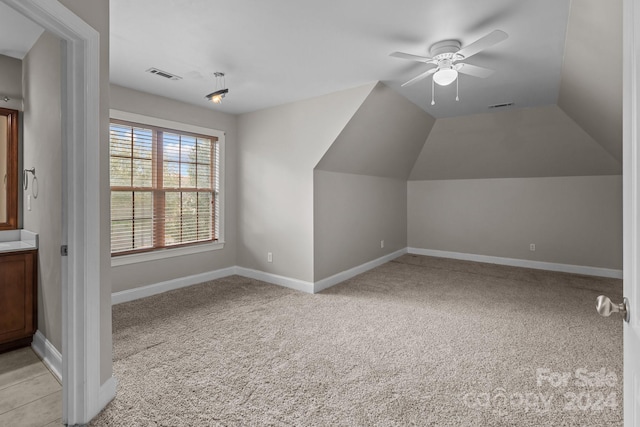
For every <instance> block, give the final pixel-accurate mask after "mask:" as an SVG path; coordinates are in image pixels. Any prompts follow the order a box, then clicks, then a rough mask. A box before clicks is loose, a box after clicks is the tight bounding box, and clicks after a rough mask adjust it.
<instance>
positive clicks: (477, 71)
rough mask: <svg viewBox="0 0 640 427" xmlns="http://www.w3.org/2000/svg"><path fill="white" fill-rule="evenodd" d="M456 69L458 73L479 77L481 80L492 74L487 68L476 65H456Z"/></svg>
mask: <svg viewBox="0 0 640 427" xmlns="http://www.w3.org/2000/svg"><path fill="white" fill-rule="evenodd" d="M456 69H457V70H458V72H459V73H462V74H468V75H470V76H473V77H480V78H481V79H486V78H487V77H489V76H490V75H491V74H493V73H494V71H493V70H490V69H488V68H484V67H478V66H477V65H471V64H465V63H460V64H456Z"/></svg>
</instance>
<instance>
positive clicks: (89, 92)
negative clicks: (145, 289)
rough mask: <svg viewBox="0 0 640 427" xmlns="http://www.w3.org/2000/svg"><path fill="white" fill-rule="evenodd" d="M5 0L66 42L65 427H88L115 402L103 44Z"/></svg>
mask: <svg viewBox="0 0 640 427" xmlns="http://www.w3.org/2000/svg"><path fill="white" fill-rule="evenodd" d="M0 1H3V2H4V3H6V4H7V5H8V6H10V7H12V8H13V9H15V10H16V11H18V12H20V13H21V14H22V15H24V16H26V17H27V18H29V19H31V20H32V21H34V22H36V23H37V24H39V25H40V26H42V27H43V28H45V30H47V31H49V32H51V33H52V34H55V35H56V36H58V37H59V38H60V39H62V41H63V43H62V76H63V77H62V82H61V84H62V105H61V107H62V147H63V148H62V150H63V153H62V165H61V167H62V170H63V171H64V173H63V175H62V181H63V182H62V192H63V195H62V196H63V207H62V209H63V215H62V218H63V220H62V222H63V223H62V239H63V242H61V243H62V244H64V245H68V248H69V255H68V257H62V355H63V360H62V383H63V422H64V423H65V424H69V425H75V424H86V423H88V422H89V421H90V420H91V418H93V417H94V416H95V415H97V414H98V412H99V411H100V410H101V409H102V407H101V404H106V402H108V401H109V400H110V399H108V397H112V396H105V395H104V391H103V393H102V396H101V394H100V388H101V387H100V363H101V360H100V357H101V355H100V341H101V340H100V285H101V281H100V210H99V196H100V187H99V178H100V177H99V171H100V153H99V148H100V113H99V103H100V86H99V85H100V74H99V73H100V45H99V42H100V38H99V34H98V32H97V31H96V30H95V29H93V28H92V27H91V26H89V25H88V24H87V23H86V22H84V21H83V20H82V19H80V18H79V17H78V16H76V15H75V14H73V13H72V12H71V11H70V10H69V9H67V8H66V7H64V6H63V5H62V4H61V3H59V2H58V1H51V0H0ZM106 389H107V390H113V392H114V393H115V387H107V388H106ZM107 399H108V400H107ZM105 401H106V402H105Z"/></svg>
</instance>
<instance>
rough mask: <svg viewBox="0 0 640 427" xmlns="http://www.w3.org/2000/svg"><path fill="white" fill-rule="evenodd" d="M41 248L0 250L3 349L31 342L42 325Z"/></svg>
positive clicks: (0, 326) (0, 316)
mask: <svg viewBox="0 0 640 427" xmlns="http://www.w3.org/2000/svg"><path fill="white" fill-rule="evenodd" d="M37 257H38V251H36V250H33V251H20V252H6V253H0V352H3V351H7V350H11V349H14V348H18V347H24V346H27V345H29V344H31V340H32V339H33V334H34V333H35V332H36V328H37V326H38V321H37V318H38V308H37V302H38V298H37V283H38V275H37V270H36V269H37V265H38V263H37Z"/></svg>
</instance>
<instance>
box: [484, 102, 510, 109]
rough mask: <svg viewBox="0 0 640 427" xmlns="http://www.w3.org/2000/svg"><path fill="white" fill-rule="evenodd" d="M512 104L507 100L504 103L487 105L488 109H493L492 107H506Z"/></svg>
mask: <svg viewBox="0 0 640 427" xmlns="http://www.w3.org/2000/svg"><path fill="white" fill-rule="evenodd" d="M512 105H513V102H507V103H504V104H493V105H489V107H488V108H489V109H490V110H493V109H494V108H506V107H511V106H512Z"/></svg>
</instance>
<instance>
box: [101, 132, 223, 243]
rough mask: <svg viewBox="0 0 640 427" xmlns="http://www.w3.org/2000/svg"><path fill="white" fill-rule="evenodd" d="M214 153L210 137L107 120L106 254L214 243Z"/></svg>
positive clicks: (216, 156) (216, 187)
mask: <svg viewBox="0 0 640 427" xmlns="http://www.w3.org/2000/svg"><path fill="white" fill-rule="evenodd" d="M219 152H220V150H219V146H218V139H217V138H216V137H212V136H207V135H198V134H193V133H187V132H182V131H176V130H171V129H164V128H159V127H154V126H147V125H140V124H136V123H130V122H125V121H115V120H112V122H111V126H110V160H111V164H110V171H111V253H112V254H113V255H119V254H130V253H135V252H144V251H150V250H154V249H160V248H167V247H175V246H182V245H187V244H193V243H200V242H212V241H216V240H217V239H218V237H217V236H218V234H219V221H218V218H219V206H218V205H219V203H218V198H217V195H218V194H219V175H218V171H219Z"/></svg>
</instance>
